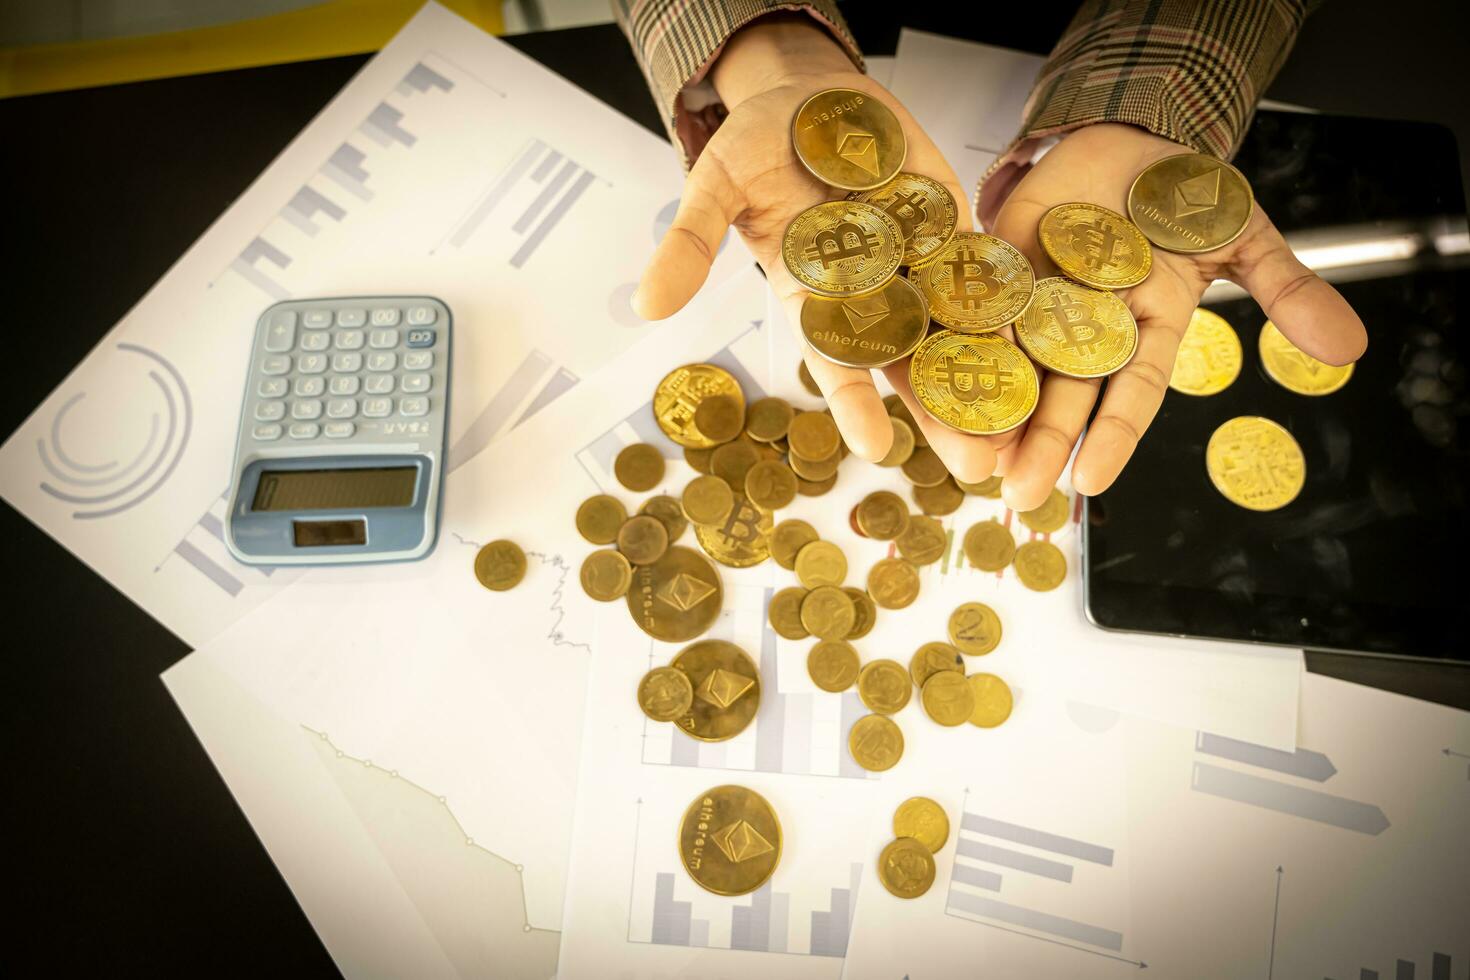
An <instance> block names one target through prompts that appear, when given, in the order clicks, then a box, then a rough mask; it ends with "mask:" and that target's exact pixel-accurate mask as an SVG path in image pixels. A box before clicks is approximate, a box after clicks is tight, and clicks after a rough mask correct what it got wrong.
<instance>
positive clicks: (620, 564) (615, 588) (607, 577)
mask: <svg viewBox="0 0 1470 980" xmlns="http://www.w3.org/2000/svg"><path fill="white" fill-rule="evenodd" d="M579 577H580V578H581V580H582V591H583V592H585V593H587V594H588V595H589V596H591V597H592V598H593V599H596V600H597V601H598V602H612V601H613V600H614V599H621V598H622V597H623V596H625V595H627V594H628V586H630V585H632V584H633V565H632V563H631V562H629V561H628V559H627V558H626V557H625V556H624V555H623V553H622V552H620V551H613V550H612V549H611V548H601V549H599V550H597V551H594V552H592V554H590V555H588V556H587V557H586V558H584V559H583V560H582V570H581V572H580V573H579Z"/></svg>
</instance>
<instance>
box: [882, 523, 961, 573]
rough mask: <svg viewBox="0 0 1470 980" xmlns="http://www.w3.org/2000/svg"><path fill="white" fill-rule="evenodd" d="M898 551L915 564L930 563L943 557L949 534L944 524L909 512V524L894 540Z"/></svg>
mask: <svg viewBox="0 0 1470 980" xmlns="http://www.w3.org/2000/svg"><path fill="white" fill-rule="evenodd" d="M894 544H896V545H898V553H899V554H900V555H902V556H903V557H904V558H905V559H907V560H908V561H910V562H912V563H914V564H915V565H932V564H933V563H934V562H936V561H938V560H939V559H941V558H943V557H944V552H945V549H947V548H948V547H949V534H948V533H947V532H946V531H945V530H944V525H943V524H941V523H940V522H939V521H938V520H936V519H935V518H933V517H929V516H927V515H925V514H911V515H910V516H909V526H908V527H906V528H904V532H903V533H902V534H900V535H899V536H898V538H897V539H896V540H895V541H894Z"/></svg>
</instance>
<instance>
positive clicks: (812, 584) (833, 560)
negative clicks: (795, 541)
mask: <svg viewBox="0 0 1470 980" xmlns="http://www.w3.org/2000/svg"><path fill="white" fill-rule="evenodd" d="M845 578H847V556H846V555H844V554H843V553H842V549H841V548H839V547H837V546H836V545H835V544H833V543H832V542H830V541H813V542H811V543H809V544H806V545H803V546H802V549H801V550H800V551H798V552H797V553H796V580H797V581H798V582H800V583H801V584H802V585H804V586H806V587H807V588H809V589H815V588H817V587H818V586H822V585H841V584H842V580H843V579H845Z"/></svg>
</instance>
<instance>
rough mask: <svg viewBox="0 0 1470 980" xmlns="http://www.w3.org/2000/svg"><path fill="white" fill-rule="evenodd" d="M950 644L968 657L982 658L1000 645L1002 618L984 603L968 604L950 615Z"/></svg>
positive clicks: (957, 607) (958, 607)
mask: <svg viewBox="0 0 1470 980" xmlns="http://www.w3.org/2000/svg"><path fill="white" fill-rule="evenodd" d="M949 642H951V643H953V644H954V645H955V647H956V648H957V649H958V650H959V651H960V653H963V654H964V655H965V656H967V657H980V656H984V655H985V654H987V653H989V652H990V651H992V650H994V649H995V648H996V647H997V646H999V645H1000V617H999V616H997V615H996V614H995V610H994V609H991V608H990V607H989V606H987V605H986V604H985V603H983V602H966V603H963V604H961V605H959V606H956V607H955V611H954V612H952V613H950V614H949Z"/></svg>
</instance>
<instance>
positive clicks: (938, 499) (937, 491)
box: [914, 474, 965, 517]
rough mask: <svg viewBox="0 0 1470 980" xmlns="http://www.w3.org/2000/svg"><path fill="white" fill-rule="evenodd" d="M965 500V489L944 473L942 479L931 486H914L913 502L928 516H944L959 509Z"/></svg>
mask: <svg viewBox="0 0 1470 980" xmlns="http://www.w3.org/2000/svg"><path fill="white" fill-rule="evenodd" d="M964 502H965V491H963V490H961V489H960V485H959V484H958V483H956V482H955V481H954V477H952V476H950V475H948V474H945V477H944V479H943V480H941V481H940V482H939V483H937V484H935V485H934V486H932V487H914V503H916V504H918V505H919V510H921V511H923V512H924V513H925V514H927V515H928V516H930V517H945V516H947V515H949V514H953V513H954V512H955V511H957V510H959V509H960V504H963V503H964Z"/></svg>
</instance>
